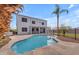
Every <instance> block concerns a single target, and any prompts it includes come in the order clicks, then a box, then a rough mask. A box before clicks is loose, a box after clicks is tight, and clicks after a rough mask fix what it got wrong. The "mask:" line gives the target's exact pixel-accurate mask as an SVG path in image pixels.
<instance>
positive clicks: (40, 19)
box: [17, 14, 47, 22]
mask: <svg viewBox="0 0 79 59" xmlns="http://www.w3.org/2000/svg"><path fill="white" fill-rule="evenodd" d="M17 15H18V16H23V17H29V18H34V19H36V20H42V21H46V22H47V20H44V19H40V18H35V17H31V16H25V15H20V14H17Z"/></svg>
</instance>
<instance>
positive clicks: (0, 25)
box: [0, 4, 22, 44]
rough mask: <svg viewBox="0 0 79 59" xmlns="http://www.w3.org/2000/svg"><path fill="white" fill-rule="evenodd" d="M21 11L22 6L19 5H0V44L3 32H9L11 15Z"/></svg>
mask: <svg viewBox="0 0 79 59" xmlns="http://www.w3.org/2000/svg"><path fill="white" fill-rule="evenodd" d="M21 10H22V5H20V4H0V42H2V41H1V40H2V39H3V38H4V34H5V32H8V31H9V27H10V22H11V18H12V17H11V15H12V14H13V13H18V12H20V11H21ZM0 44H1V43H0Z"/></svg>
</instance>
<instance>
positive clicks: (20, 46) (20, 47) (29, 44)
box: [11, 35, 56, 54]
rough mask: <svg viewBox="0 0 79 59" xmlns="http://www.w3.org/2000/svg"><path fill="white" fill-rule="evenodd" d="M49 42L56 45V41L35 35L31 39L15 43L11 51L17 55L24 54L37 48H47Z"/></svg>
mask: <svg viewBox="0 0 79 59" xmlns="http://www.w3.org/2000/svg"><path fill="white" fill-rule="evenodd" d="M49 42H52V43H53V44H54V43H56V41H55V40H49V38H48V37H47V36H44V35H43V36H42V35H33V36H32V37H30V38H27V39H24V40H21V41H18V42H16V43H14V44H13V45H12V46H11V50H12V51H14V52H15V53H16V54H22V53H24V52H28V51H31V50H34V49H36V48H40V47H43V46H47V45H48V43H49Z"/></svg>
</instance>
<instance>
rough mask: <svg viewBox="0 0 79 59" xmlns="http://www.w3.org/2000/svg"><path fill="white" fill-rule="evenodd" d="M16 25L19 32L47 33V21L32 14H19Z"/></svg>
mask: <svg viewBox="0 0 79 59" xmlns="http://www.w3.org/2000/svg"><path fill="white" fill-rule="evenodd" d="M16 26H17V33H18V34H46V33H47V21H46V20H43V19H38V18H34V17H30V16H23V15H17V16H16Z"/></svg>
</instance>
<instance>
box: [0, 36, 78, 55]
mask: <svg viewBox="0 0 79 59" xmlns="http://www.w3.org/2000/svg"><path fill="white" fill-rule="evenodd" d="M31 36H32V35H16V36H10V38H11V39H12V40H11V41H10V42H9V43H8V44H7V45H5V46H4V47H2V48H1V49H0V54H1V55H16V54H15V53H14V52H13V51H11V49H10V47H11V46H12V44H13V43H15V42H17V41H20V40H23V39H25V38H28V37H31ZM57 40H58V43H56V44H53V45H50V46H45V47H42V48H37V49H35V50H33V51H30V52H27V53H26V52H25V53H24V54H23V55H79V43H72V42H65V41H61V40H59V39H57Z"/></svg>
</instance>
